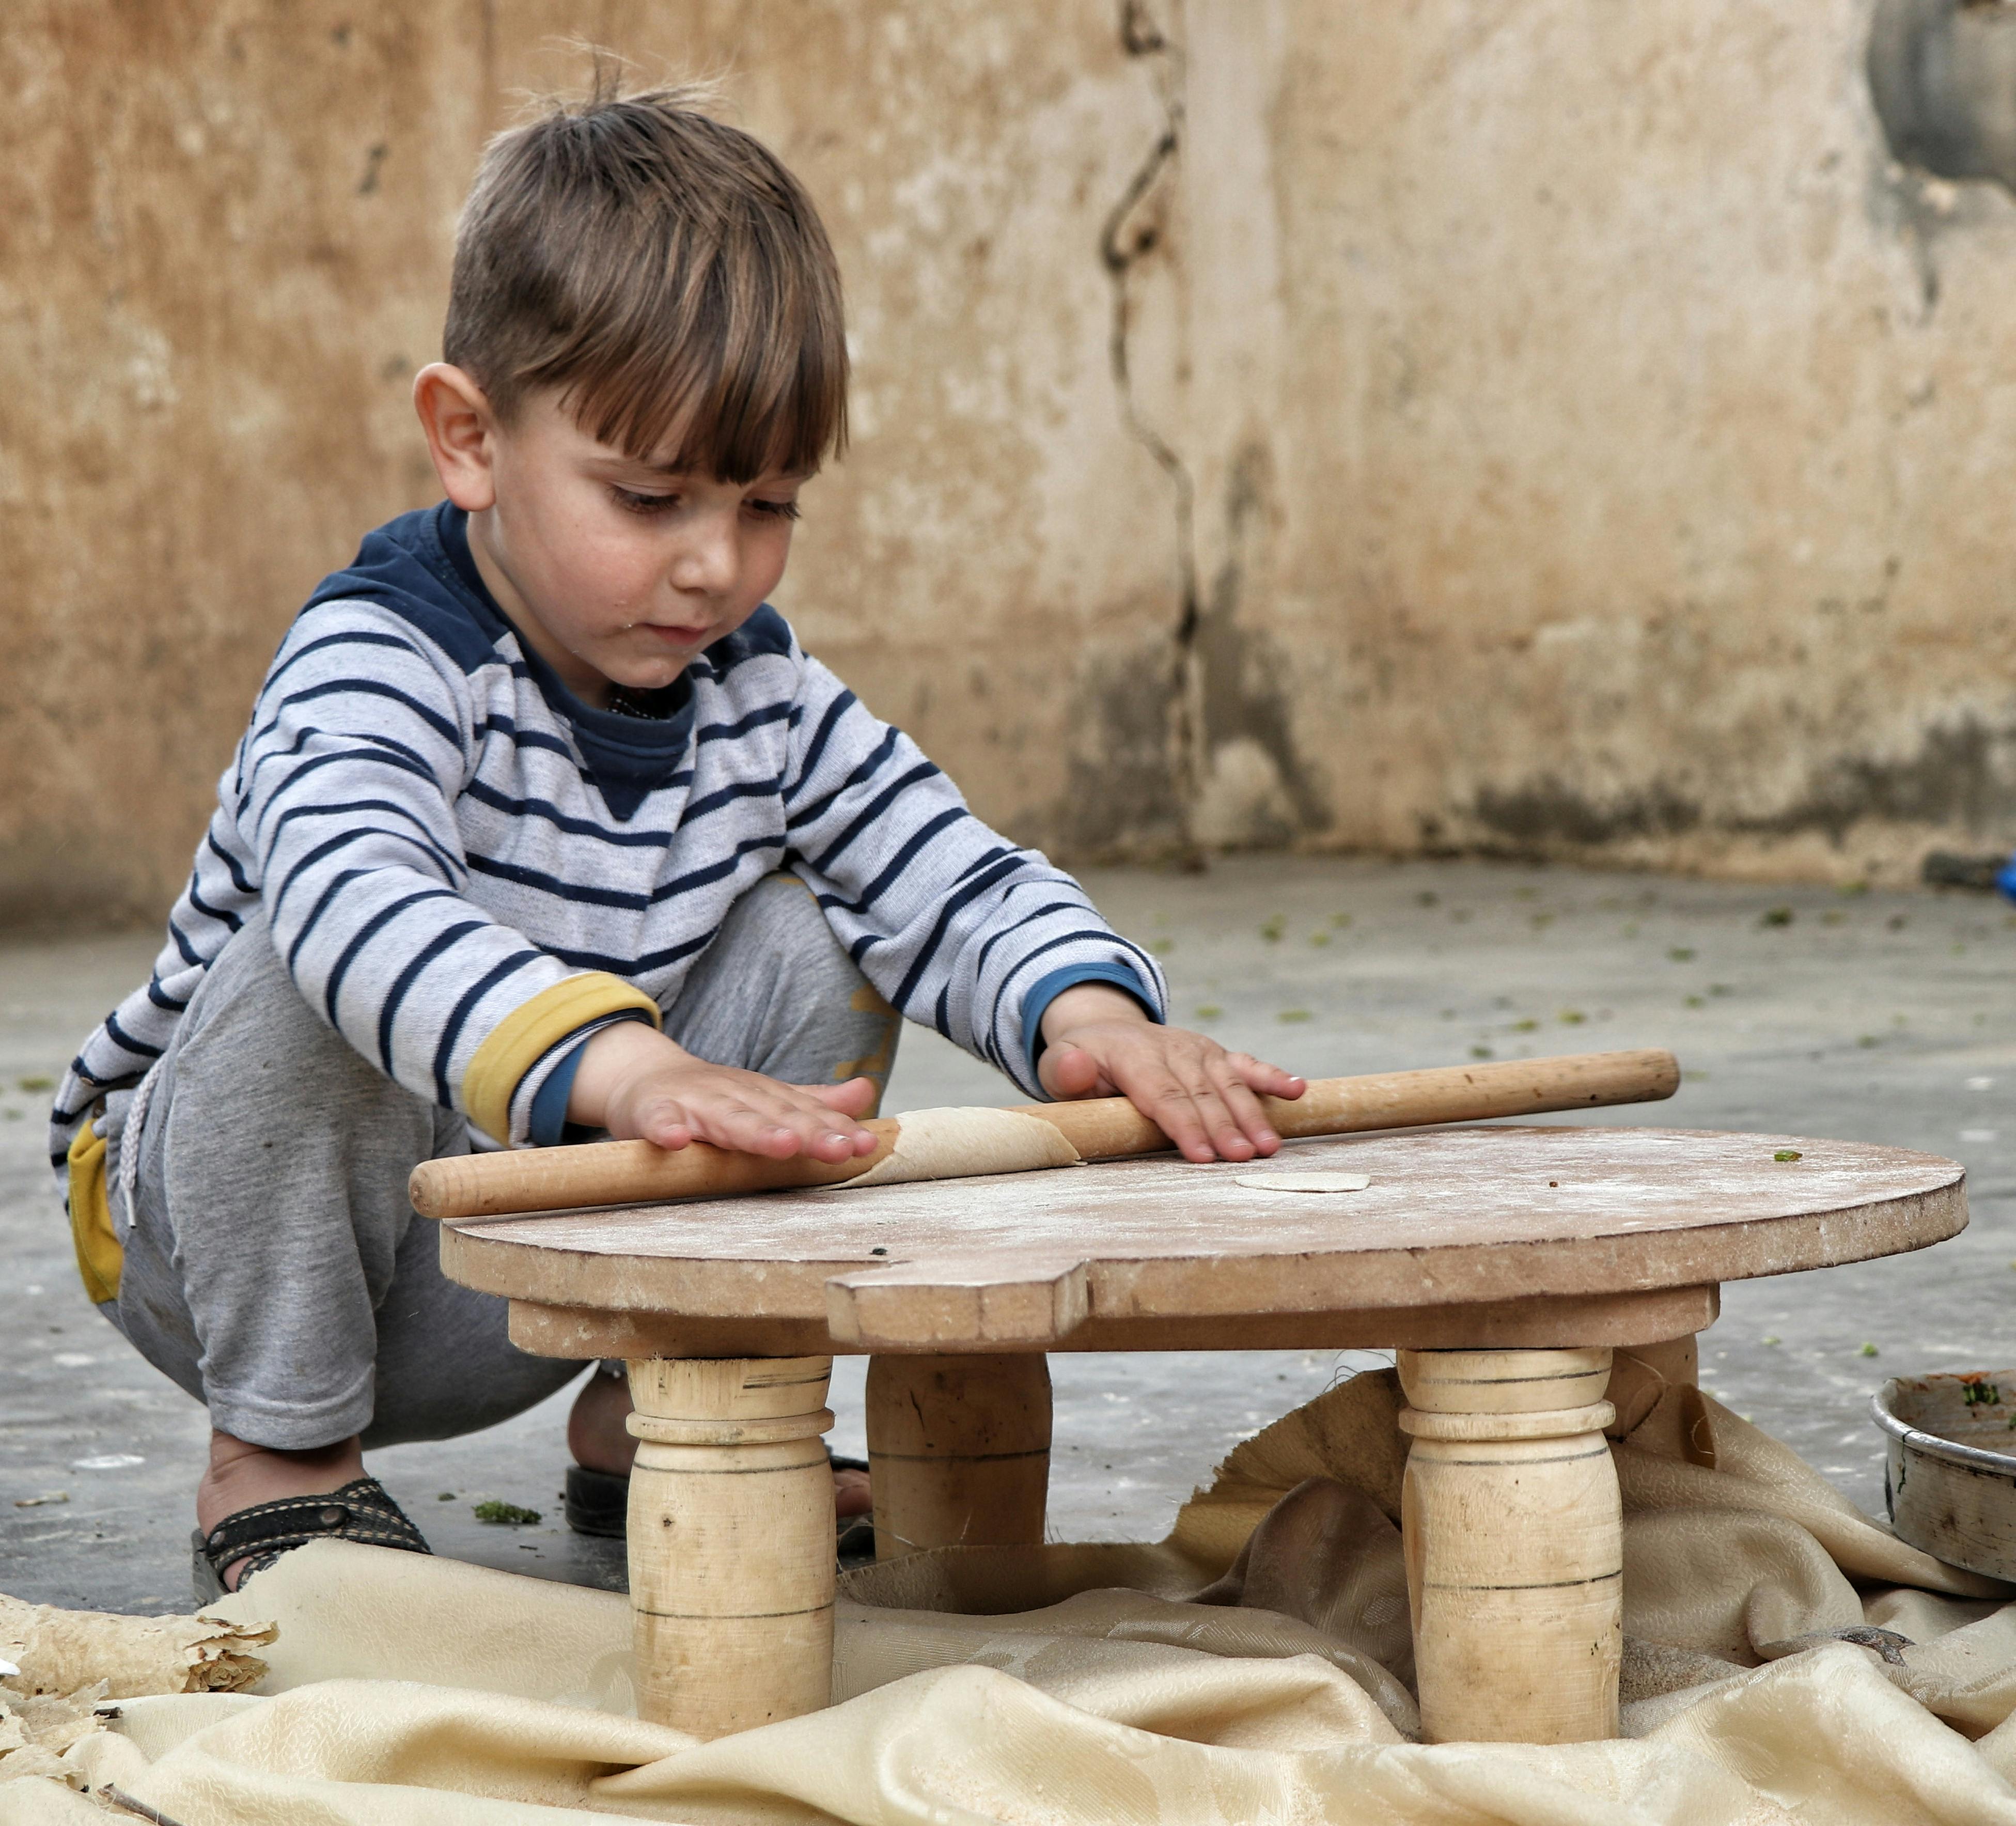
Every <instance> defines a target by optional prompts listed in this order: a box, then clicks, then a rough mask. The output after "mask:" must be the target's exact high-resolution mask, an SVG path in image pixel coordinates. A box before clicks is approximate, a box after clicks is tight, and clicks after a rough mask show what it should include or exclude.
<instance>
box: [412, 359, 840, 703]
mask: <svg viewBox="0 0 2016 1826" xmlns="http://www.w3.org/2000/svg"><path fill="white" fill-rule="evenodd" d="M415 404H416V405H417V406H418V407H419V412H420V418H421V422H422V423H423V426H425V427H426V429H427V437H428V443H429V445H430V448H431V450H432V452H433V454H434V465H435V467H436V468H437V470H439V471H440V472H441V481H442V484H443V486H444V487H445V488H446V489H447V491H448V495H449V498H450V499H452V500H453V501H454V502H455V504H456V505H457V506H460V507H463V508H464V509H466V510H467V511H468V513H469V515H470V550H471V553H472V554H473V556H474V557H475V560H476V564H477V569H478V570H479V571H481V573H482V574H483V579H484V582H486V583H487V584H488V585H489V586H490V589H491V592H492V594H494V595H495V596H496V597H497V599H498V600H499V603H501V604H502V607H503V608H504V610H505V611H506V613H507V614H509V616H510V617H511V619H512V621H513V622H514V623H515V624H516V625H517V628H518V629H519V632H520V633H521V634H522V635H523V636H524V637H525V639H527V641H528V642H529V643H531V645H532V646H534V647H535V648H536V649H537V650H538V653H539V655H540V657H542V659H544V660H545V661H546V663H547V664H549V665H550V666H552V667H553V669H554V671H556V672H558V673H559V674H560V676H561V678H562V679H564V680H565V681H566V682H567V686H568V688H569V689H570V690H572V691H573V692H574V693H575V695H576V696H577V697H581V698H582V699H583V700H584V701H586V702H589V703H590V704H604V703H606V702H607V699H608V695H609V686H610V684H612V683H614V684H618V685H624V686H629V687H630V688H631V689H632V690H653V689H656V688H657V687H658V686H664V685H669V684H670V683H671V682H672V681H673V680H674V679H676V678H677V677H678V676H679V674H680V673H681V672H683V671H684V670H685V669H686V667H687V665H689V664H690V663H691V662H692V661H693V657H694V656H695V655H696V654H698V653H699V652H700V649H701V648H703V647H704V646H709V645H711V643H713V642H715V641H717V640H718V639H721V638H722V636H725V635H727V634H729V633H732V632H733V631H734V630H735V629H736V628H739V627H740V625H742V624H743V622H744V621H747V619H748V618H749V617H750V616H751V615H752V614H754V613H755V611H756V610H757V609H758V608H759V607H761V604H762V603H763V600H764V599H765V597H766V596H768V595H769V593H770V592H771V591H772V589H775V588H776V585H777V582H778V580H779V578H781V577H782V576H783V574H784V564H785V561H786V560H787V558H788V557H789V556H790V549H791V523H792V521H793V520H794V519H796V518H797V495H798V490H799V488H800V487H801V485H802V484H803V482H804V481H805V477H803V476H799V475H791V474H785V473H783V472H782V471H779V472H777V473H776V474H769V475H764V476H759V477H758V478H757V479H756V480H755V481H753V482H750V483H747V484H738V483H733V482H721V481H716V480H715V478H714V477H711V476H709V475H695V474H677V473H675V472H673V471H671V470H667V469H664V468H662V467H655V466H653V465H652V464H651V463H648V462H641V463H640V462H639V461H637V460H635V459H633V458H631V457H628V456H625V455H624V454H623V453H622V452H621V451H620V450H615V449H612V448H610V447H609V446H608V445H605V444H602V443H599V442H598V441H596V439H595V438H592V436H590V435H589V433H587V432H586V431H585V430H582V429H581V427H580V426H579V425H578V424H576V423H574V419H573V416H572V415H571V413H569V412H567V411H566V410H565V409H563V406H562V405H561V402H560V395H559V394H558V393H557V392H556V391H552V390H547V391H542V392H540V393H537V394H533V395H532V396H531V398H527V400H525V401H524V403H523V404H522V405H521V406H520V409H519V412H518V414H517V418H516V419H515V420H514V421H513V423H511V424H510V425H509V426H508V427H506V426H502V425H500V424H499V423H497V421H496V420H495V416H494V415H492V414H491V412H490V409H489V406H488V401H487V400H486V399H485V398H484V396H483V394H482V393H481V390H480V389H478V388H477V387H476V386H475V384H474V383H473V381H472V380H470V377H469V376H467V375H466V374H464V373H462V371H461V370H460V369H454V368H449V367H447V366H445V364H442V363H435V364H434V365H433V366H430V367H429V368H427V369H423V371H422V373H421V374H420V376H419V379H418V380H417V382H416V387H415ZM675 444H676V440H675Z"/></svg>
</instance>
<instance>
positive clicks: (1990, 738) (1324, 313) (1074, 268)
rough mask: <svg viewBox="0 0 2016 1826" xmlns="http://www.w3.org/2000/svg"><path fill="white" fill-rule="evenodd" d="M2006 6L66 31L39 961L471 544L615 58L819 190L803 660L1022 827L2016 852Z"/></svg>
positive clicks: (1271, 4)
mask: <svg viewBox="0 0 2016 1826" xmlns="http://www.w3.org/2000/svg"><path fill="white" fill-rule="evenodd" d="M2012 13H2016V8H2012V7H2011V6H2008V5H1993V6H1989V5H1957V4H1953V3H1944V4H1933V3H1932V0H1830V3H1829V4H1827V5H1820V6H1815V7H1810V8H1796V9H1760V8H1758V7H1755V6H1754V5H1748V4H1742V3H1740V0H1702V3H1701V4H1700V5H1694V6H1690V7H1687V8H1683V9H1643V8H1640V9H1630V8H1620V7H1617V6H1615V5H1612V4H1610V3H1609V0H1517V4H1514V3H1513V0H1423V3H1422V4H1420V5H1413V6H1409V7H1407V8H1388V7H1356V8H1348V9H1338V8H1337V7H1335V6H1334V5H1329V4H1325V3H1323V0H1113V3H1112V4H1111V5H1108V4H1100V3H1087V0H1071V3H1069V4H1066V3H1064V0H1032V3H1031V4H1030V5H1026V6H1022V7H1013V8H1004V7H1000V6H999V5H992V4H982V3H981V0H933V3H932V4H931V5H925V4H923V0H749V3H747V4H733V3H731V0H656V3H653V4H646V3H645V0H596V4H595V5H592V6H588V5H582V4H581V3H580V0H423V3H419V4H399V5H394V4H391V0H354V3H344V4H339V3H338V0H290V3H285V4H283V0H160V3H159V4H153V5H148V6H146V7H138V6H122V7H103V6H89V5H83V4H81V3H80V0H26V3H24V4H23V5H20V6H17V7H16V9H13V12H12V13H10V14H9V20H8V25H7V28H6V30H5V31H4V32H0V75H4V78H5V82H6V85H7V88H8V92H9V95H11V96H12V97H13V99H14V103H15V105H14V106H13V108H12V109H11V110H9V113H8V115H7V116H6V117H5V119H4V120H0V146H4V151H5V157H4V158H3V159H0V554H4V557H5V567H6V569H5V575H6V579H7V585H8V587H7V588H6V589H5V591H4V592H0V676H4V677H5V679H6V680H7V682H8V687H9V688H8V689H7V690H6V691H5V692H4V693H0V780H4V781H5V786H6V788H7V790H6V791H5V793H4V794H0V920H6V921H12V922H15V923H19V922H20V921H22V920H30V919H37V920H47V919H49V918H52V917H56V918H61V919H63V920H67V921H70V922H85V921H89V922H110V921H118V920H129V919H141V920H149V921H151V920H153V919H156V918H157V917H159V915H160V911H161V910H162V909H163V908H164V907H165V906H166V905H167V902H168V900H169V899H171V897H172V895H173V894H174V892H175V889H176V888H177V887H178V884H179V881H180V879H181V877H182V874H183V873H184V872H185V868H186V864H187V858H188V855H189V849H190V847H191V845H193V842H194V841H195V840H196V836H197V834H198V833H199V832H200V828H201V825H202V822H203V818H204V816H205V815H206V812H207V805H208V802H209V801H210V798H211V793H212V791H213V790H214V781H215V779H216V777H217V775H218V771H219V770H220V769H221V768H222V766H223V765H225V762H226V761H227V759H228V758H229V753H230V750H231V747H232V744H233V742H234V741H235V740H236V737H237V735H238V733H239V730H240V729H241V727H242V726H243V719H244V716H245V714H246V711H247V708H248V707H249V704H250V699H251V696H252V693H253V692H254V690H255V689H256V686H257V681H258V679H259V677H260V675H261V672H262V671H263V669H264V668H265V663H266V661H267V659H268V656H269V655H270V654H271V652H272V647H273V646H274V644H275V642H276V641H277V639H279V635H280V632H281V631H282V630H283V628H284V627H285V625H286V621H287V620H288V618H290V616H291V614H293V612H294V610H295V608H296V606H297V604H298V603H299V602H300V600H301V597H302V596H303V595H304V593H305V592H306V591H307V589H308V588H309V587H310V586H311V585H312V583H313V582H314V581H315V579H316V578H318V577H319V576H320V575H321V574H322V573H323V572H324V571H326V570H328V569H329V568H331V567H333V566H335V565H337V564H340V563H341V562H343V561H344V560H345V559H346V558H347V556H349V554H350V553H351V550H352V549H354V546H355V540H356V538H357V536H358V534H359V533H360V532H361V531H362V530H363V529H364V528H366V527H368V526H369V525H370V524H373V523H375V522H376V520H380V519H382V518H383V517H386V516H387V515H389V514H391V513H395V512H397V511H398V510H401V509H402V508H405V507H407V506H412V505H414V504H416V503H418V502H423V501H425V500H427V499H430V498H431V497H432V494H433V492H434V484H433V481H432V477H431V473H430V470H428V469H427V465H426V461H425V456H424V452H423V448H422V446H421V445H420V442H419V438H418V436H417V434H416V430H415V428H414V427H413V425H412V419H411V415H410V410H409V406H408V404H407V390H408V386H409V380H410V376H411V375H412V371H413V369H414V368H415V367H416V366H418V365H419V363H420V362H423V361H424V360H425V359H427V358H429V357H430V355H432V354H433V353H434V350H435V348H436V346H437V336H438V330H439V318H440V312H441V304H442V299H443V294H444V292H445V283H446V274H447V263H448V254H449V243H450V236H451V233H452V222H453V217H454V212H455V207H456V205H457V203H458V202H459V199H460V196H461V194H462V193H463V189H464V188H465V186H466V183H467V181H468V178H469V175H470V171H472V169H473V165H474V162H475V160H476V157H477V151H478V149H479V148H480V146H481V142H482V140H483V139H484V135H486V134H487V133H488V131H491V129H492V128H494V127H495V126H496V125H498V124H502V121H505V120H506V119H507V118H508V117H509V114H510V113H511V111H512V110H513V108H514V107H515V106H517V99H516V98H517V95H519V94H520V92H522V91H524V90H526V89H528V88H540V87H544V86H549V85H553V84H556V83H560V84H564V83H567V82H569V81H577V80H578V78H579V77H580V74H581V59H580V57H579V56H578V53H577V52H572V51H570V50H569V49H567V45H566V41H567V39H569V38H577V39H578V38H586V39H590V40H593V41H599V42H601V43H603V44H606V45H611V46H613V47H614V48H615V49H617V50H619V51H621V52H623V53H625V55H627V56H629V57H630V58H631V59H633V61H634V63H635V66H636V68H637V70H638V72H639V74H640V75H641V76H645V77H649V76H653V75H657V74H668V73H682V72H686V71H691V70H715V71H721V72H723V73H725V81H726V86H727V90H728V92H729V96H730V98H731V105H732V110H733V114H734V117H736V118H738V119H739V120H740V121H742V122H743V124H746V125H747V126H749V127H750V128H752V129H753V130H754V131H757V132H758V133H760V134H762V135H764V136H765V137H766V138H767V139H769V140H770V141H771V142H772V143H773V144H775V145H776V146H777V147H778V148H779V150H780V151H781V152H782V153H783V155H784V156H785V157H787V159H788V160H790V162H791V163H792V164H794V167H796V168H797V169H798V170H799V171H801V173H802V175H804V177H805V180H806V182H807V183H808V185H809V186H810V188H811V189H812V192H813V193H814V194H815V196H816V197H817V199H818V200H819V204H820V207H821V208H822V210H823V212H824V213H825V214H826V219H827V221H828V223H829V225H830V228H831V229H832V232H833V237H834V240H835V242H836V244H837V247H838V249H839V251H840V254H841V262H842V266H843V268H844V273H845V277H846V283H847V286H848V298H849V308H850V321H851V329H852V334H853V337H854V343H855V354H856V358H857V364H858V366H857V375H858V391H857V394H856V399H855V427H856V438H855V445H854V447H853V448H852V450H851V452H850V453H849V455H848V459H847V460H846V461H845V462H844V463H842V464H841V465H840V466H837V468H835V469H834V470H832V471H831V472H830V474H827V475H826V476H824V477H821V478H819V481H817V482H816V483H815V484H814V486H813V487H812V488H811V489H810V490H808V495H807V506H808V513H807V517H806V520H805V524H804V526H803V528H802V529H801V533H800V535H799V542H798V546H797V555H796V556H795V558H794V564H793V568H792V571H791V574H790V577H789V578H787V582H786V584H785V586H784V588H783V590H782V591H781V592H780V594H779V603H780V605H781V606H782V607H784V608H785V610H786V611H787V613H788V614H790V615H791V616H792V618H794V621H795V622H796V623H797V625H798V627H799V628H800V629H801V632H802V633H803V635H804V636H805V639H807V642H808V644H809V645H811V646H812V647H813V648H814V650H816V651H818V652H819V653H820V654H822V655H823V657H826V658H827V659H828V660H829V661H830V662H831V663H832V664H834V665H835V666H836V667H837V669H839V670H840V671H841V672H842V674H843V675H844V676H846V677H847V678H848V679H849V680H850V682H852V683H853V684H854V685H855V686H856V687H857V688H858V689H859V690H861V692H862V694H863V695H864V696H865V697H866V699H867V701H869V703H870V704H873V706H874V707H875V708H877V710H878V711H880V712H882V713H883V714H884V715H889V716H891V717H892V718H894V719H896V720H898V721H899V722H902V723H904V724H905V726H908V727H909V728H910V729H912V731H913V733H915V734H916V736H917V737H919V739H920V740H921V741H922V742H923V744H924V745H925V746H926V747H927V749H928V750H929V751H931V753H932V754H933V755H934V756H935V757H936V758H938V760H939V761H940V762H941V763H943V764H944V765H945V766H946V767H947V768H948V769H949V771H950V772H951V773H952V774H953V776H955V777H956V779H958V780H959V781H960V782H961V783H962V785H963V787H965V788H966V790H967V793H968V794H969V796H970V798H971V799H972V801H973V802H974V805H975V806H976V809H978V810H979V811H981V812H982V813H983V815H985V816H988V817H989V818H991V819H994V820H995V821H996V822H997V823H1000V824H1002V825H1003V827H1006V828H1007V829H1009V830H1012V831H1013V832H1014V833H1015V834H1017V835H1018V836H1020V837H1024V838H1025V839H1027V840H1029V841H1035V842H1039V843H1042V844H1045V845H1050V846H1052V847H1053V848H1057V849H1059V850H1060V851H1061V852H1064V853H1067V854H1070V855H1113V854H1136V855H1168V854H1172V853H1179V852H1186V851H1188V850H1192V849H1194V848H1197V847H1199V846H1206V847H1208V846H1211V845H1232V844H1254V843H1289V844H1294V845H1302V846H1305V847H1336V848H1372V849H1384V850H1391V851H1395V852H1406V851H1415V850H1419V849H1421V848H1434V849H1445V848H1489V849H1496V850H1506V849H1511V850H1517V851H1520V852H1525V853H1541V854H1548V855H1563V856H1579V857H1586V858H1593V859H1607V860H1611V861H1615V862H1617V863H1620V864H1626V865H1632V866H1660V867H1671V868H1683V869H1698V870H1712V871H1717V872H1720V873H1733V874H1745V875H1753V876H1760V877H1786V876H1800V875H1804V876H1810V877H1838V878H1851V877H1852V878H1879V879H1880V878H1884V877H1902V876H1904V875H1906V874H1908V873H1910V870H1911V869H1912V867H1913V864H1914V863H1915V860H1916V858H1917V855H1918V854H1919V853H1920V852H1921V851H1922V850H1923V849H1924V848H1927V847H1930V846H1931V845H1933V844H1935V843H1938V844H1945V845H1967V846H1969V847H1973V846H1981V845H1996V844H2002V843H2005V842H2016V754H2012V751H2011V740H2012V732H2016V532H2012V528H2011V517H2010V515H2009V513H2008V510H2007V493H2008V491H2007V482H2006V478H2007V475H2008V474H2009V473H2010V466H2011V454H2012V452H2016V312H2011V310H2010V308H2009V301H2010V299H2011V297H2016V194H2012V193H2011V190H2010V189H2008V188H2007V187H2006V180H2007V169H2006V168H2005V165H2004V163H2003V159H2004V153H2003V151H2002V150H2000V148H2002V147H2003V146H2004V144H2005V139H2004V138H2003V137H1999V136H2001V135H2003V134H2004V127H2003V124H2000V123H2003V121H2004V118H2005V117H2004V116H2003V114H1999V113H1996V108H1998V107H2000V106H2002V103H2001V102H2000V101H1999V100H1997V99H1996V98H1997V97H2004V98H2005V99H2006V98H2007V96H2008V95H2011V94H2016V91H2011V90H2010V89H2009V88H2007V85H2003V86H2002V87H1997V86H1996V85H1998V84H2001V83H2002V81H2003V79H2002V77H2001V76H2000V75H1999V74H1996V72H1997V71H2000V70H2002V68H2003V64H2002V63H2000V62H1998V61H1996V59H2003V58H2004V57H2005V56H2006V47H2007V45H2008V44H2009V43H2010V42H2011V41H2012V40H2016V31H2012V30H2011V26H2010V21H2009V19H2008V17H2007V16H2008V15H2011V14H2012ZM1942 34H1943V35H1942ZM1941 45H1944V46H1945V47H1946V48H1945V49H1943V50H1941V49H1939V46H1941ZM1928 47H1929V48H1928ZM1942 58H1943V59H1945V61H1944V62H1942V61H1941V59H1942ZM1984 71H1985V72H1987V73H1988V74H1986V75H1985V76H1984V75H1983V74H1982V73H1983V72H1984ZM1991 78H1992V80H1991ZM1899 96H1901V97H1902V98H1903V99H1902V100H1901V101H1900V100H1899V99H1898V98H1899ZM1879 103H1880V104H1881V113H1879ZM1956 121H1958V122H1960V128H1956V127H1955V126H1954V123H1955V122H1956ZM1962 129H1964V131H1963V130H1962ZM2010 131H2012V132H2016V128H2011V129H2010ZM1942 135H1943V136H1944V137H1942ZM1956 148H1957V149H1956Z"/></svg>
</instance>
